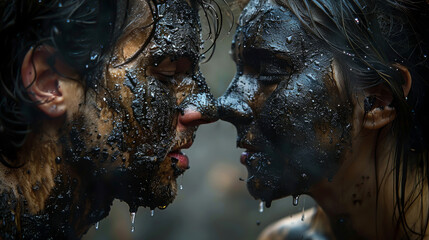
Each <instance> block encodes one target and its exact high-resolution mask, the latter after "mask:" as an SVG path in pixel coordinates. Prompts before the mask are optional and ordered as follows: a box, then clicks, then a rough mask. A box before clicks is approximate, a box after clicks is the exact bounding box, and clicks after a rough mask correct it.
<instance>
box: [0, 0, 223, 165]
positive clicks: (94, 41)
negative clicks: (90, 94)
mask: <svg viewBox="0 0 429 240" xmlns="http://www.w3.org/2000/svg"><path fill="white" fill-rule="evenodd" d="M146 1H147V2H148V5H149V6H150V8H151V11H152V17H153V23H152V24H151V25H149V26H147V27H150V26H152V25H154V24H156V22H157V21H158V20H159V19H160V17H161V16H159V15H158V12H157V8H156V4H157V1H156V0H146ZM193 2H194V4H196V5H195V6H197V7H201V8H202V10H203V13H204V17H205V19H206V20H207V24H208V26H209V34H208V36H207V38H208V39H212V44H211V45H210V46H209V47H208V48H206V51H210V50H213V49H214V46H215V42H216V39H217V38H218V37H219V34H220V29H221V27H222V12H221V7H220V6H219V4H218V3H217V2H215V1H212V0H196V1H193ZM224 3H226V2H224ZM128 7H129V0H123V1H117V0H0V21H1V23H0V46H1V47H2V57H1V58H0V94H1V95H0V162H1V163H2V164H4V165H5V166H7V167H10V168H14V167H20V166H22V164H24V163H17V162H15V161H14V160H15V159H16V153H17V150H18V149H19V148H20V147H21V146H22V145H23V144H24V143H25V139H26V137H27V135H28V133H29V132H31V131H32V127H33V124H34V123H35V121H36V120H37V119H38V118H40V112H38V110H37V109H36V108H34V104H38V103H34V102H33V101H32V100H31V99H30V98H29V97H28V94H27V90H26V89H25V87H24V86H23V84H22V81H21V73H20V70H21V64H22V61H23V59H24V56H25V55H26V53H27V51H28V50H29V49H30V48H31V47H38V46H40V45H43V44H46V45H50V46H53V47H54V48H55V49H56V50H57V52H58V54H59V55H60V56H61V57H62V58H63V59H64V61H65V62H66V63H68V64H69V65H70V66H73V68H74V70H75V71H77V73H78V74H79V76H80V79H81V81H83V82H84V83H85V84H84V86H86V87H94V86H95V85H96V84H97V80H98V78H99V76H100V74H101V70H102V69H103V64H104V63H106V62H107V58H108V57H109V54H110V50H111V47H112V45H113V44H114V43H115V41H116V40H117V38H118V37H119V35H120V34H121V32H122V30H123V27H124V24H125V21H126V19H127V9H128ZM154 32H155V31H154V28H152V31H151V35H150V37H149V38H148V39H147V40H146V42H145V43H144V44H143V45H142V46H141V49H140V50H139V52H137V53H136V55H137V54H139V53H140V52H141V51H142V50H143V49H144V48H145V47H146V46H147V44H148V43H149V42H150V40H151V39H152V37H153V34H154ZM136 55H135V56H136ZM133 57H134V56H133ZM133 57H132V58H133ZM132 58H131V59H129V61H131V60H132ZM54 63H55V58H54V59H52V62H51V63H50V64H51V66H52V67H53V66H54ZM59 74H61V73H59ZM5 158H7V159H8V160H6V159H5Z"/></svg>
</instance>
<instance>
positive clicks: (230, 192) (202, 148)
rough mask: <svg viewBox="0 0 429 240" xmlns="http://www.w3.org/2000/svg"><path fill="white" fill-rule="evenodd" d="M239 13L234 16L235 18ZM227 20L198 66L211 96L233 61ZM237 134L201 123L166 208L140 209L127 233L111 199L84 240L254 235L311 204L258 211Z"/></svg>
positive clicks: (121, 210) (288, 201)
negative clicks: (105, 214)
mask: <svg viewBox="0 0 429 240" xmlns="http://www.w3.org/2000/svg"><path fill="white" fill-rule="evenodd" d="M238 15H239V14H235V21H236V20H237V18H238ZM231 19H232V18H230V19H229V20H228V19H227V21H225V22H226V24H225V26H224V27H223V31H222V32H223V34H222V36H221V37H220V39H219V40H218V41H217V44H216V51H215V54H214V55H213V58H212V59H211V60H210V61H209V62H208V63H205V64H202V65H201V69H202V72H203V74H204V75H205V76H206V80H207V83H208V85H209V86H210V88H211V91H212V93H213V95H214V96H215V97H216V98H217V97H219V96H221V95H222V94H223V93H224V91H225V90H226V89H227V87H228V85H229V83H230V81H231V79H232V78H233V76H234V74H235V63H234V62H233V61H232V59H231V57H230V56H229V50H230V46H231V41H232V38H233V35H234V31H235V29H234V28H233V29H231V30H230V26H229V25H230V24H231V22H232V20H231ZM203 24H204V23H203ZM229 31H230V32H231V33H230V34H228V32H229ZM207 44H209V43H207ZM236 136H237V135H236V130H235V128H234V126H233V125H232V124H230V123H227V122H224V121H218V122H216V123H214V124H210V125H202V126H200V127H199V129H198V131H197V137H196V139H195V143H194V144H193V145H192V147H191V148H190V149H188V150H184V151H183V152H184V153H186V154H187V155H188V157H189V161H190V166H191V169H190V170H188V171H187V172H186V173H185V174H184V176H181V177H179V178H178V180H177V182H178V184H179V185H180V184H181V185H182V186H183V189H181V190H178V195H177V197H176V200H175V201H174V202H173V203H172V204H171V205H169V206H168V207H167V208H166V209H165V210H159V209H155V212H154V216H151V213H150V209H148V208H142V207H140V208H139V209H138V211H137V214H136V219H135V231H134V232H131V219H130V213H129V208H128V205H127V204H126V203H124V202H120V201H118V200H115V202H114V203H113V206H112V210H111V212H110V214H109V216H108V217H107V218H105V219H103V220H102V221H100V223H99V227H98V230H96V229H95V226H94V227H92V228H91V229H90V230H89V232H88V233H87V234H86V235H85V236H84V238H83V239H84V240H98V239H103V240H104V239H106V240H108V239H112V240H119V239H120V240H155V239H156V240H185V239H186V240H187V239H198V240H218V239H223V240H230V239H231V240H232V239H234V240H247V239H256V238H257V236H258V235H259V233H260V232H261V231H262V230H263V229H264V228H265V227H266V226H268V225H269V224H270V223H273V222H275V221H277V220H279V219H281V218H283V217H286V216H288V215H291V214H293V213H298V212H302V211H303V209H304V208H305V209H308V208H310V207H311V206H313V205H314V203H313V201H312V200H311V198H310V197H308V196H301V198H300V201H299V204H298V206H293V205H292V198H291V197H288V198H284V199H281V200H277V201H274V202H273V203H272V206H271V207H270V208H265V209H264V211H263V212H262V213H261V212H259V201H257V200H255V199H253V197H251V196H250V195H249V193H248V192H247V189H246V184H245V182H243V181H240V180H239V178H243V179H246V178H247V171H246V168H245V167H244V166H242V165H241V164H240V160H239V159H240V155H241V153H242V152H243V149H239V148H236V143H235V139H236Z"/></svg>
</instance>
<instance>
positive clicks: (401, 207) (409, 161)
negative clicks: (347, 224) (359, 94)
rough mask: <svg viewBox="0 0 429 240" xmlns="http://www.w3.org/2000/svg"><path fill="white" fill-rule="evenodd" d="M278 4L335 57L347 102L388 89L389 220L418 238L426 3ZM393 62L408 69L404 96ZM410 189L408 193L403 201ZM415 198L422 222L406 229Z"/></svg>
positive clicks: (428, 39) (424, 150)
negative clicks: (392, 142) (392, 201)
mask: <svg viewBox="0 0 429 240" xmlns="http://www.w3.org/2000/svg"><path fill="white" fill-rule="evenodd" d="M277 3H278V4H280V5H281V6H285V7H287V8H289V9H290V10H291V11H292V12H293V13H294V14H295V15H296V16H297V17H298V18H299V20H300V21H301V22H302V23H303V25H304V26H305V27H306V28H307V29H308V30H309V32H311V33H312V34H313V35H314V36H316V37H318V38H320V39H322V40H323V41H324V42H325V43H327V44H328V45H329V46H330V47H331V48H332V49H333V52H334V54H335V55H336V57H337V58H339V59H340V61H338V62H339V64H340V66H341V68H342V71H343V74H344V78H345V79H346V84H347V85H348V89H349V97H351V94H352V92H353V91H356V90H362V89H367V88H370V87H374V86H378V85H380V84H381V85H384V86H386V87H388V88H389V89H390V91H391V93H392V95H393V102H392V103H391V105H392V106H393V107H394V108H395V109H396V118H395V120H394V121H393V127H392V131H393V134H394V136H395V137H396V146H395V148H396V151H395V163H394V169H393V170H392V171H393V172H388V171H389V169H388V170H386V174H390V173H393V174H395V179H396V186H395V188H396V196H395V197H396V205H395V207H396V210H397V211H396V213H397V215H396V216H394V218H395V219H394V220H395V222H396V223H397V228H398V229H397V230H399V228H400V227H402V228H403V229H404V230H405V232H406V236H407V238H408V239H411V238H412V239H415V238H416V237H417V238H419V239H423V238H424V234H425V232H426V229H427V227H428V224H429V219H428V217H429V209H424V206H425V205H426V208H427V203H423V197H424V196H423V194H424V192H425V191H424V188H427V187H428V182H429V171H428V160H429V158H428V146H429V139H428V138H429V113H428V111H427V108H428V106H429V102H428V96H427V95H428V94H429V91H428V90H429V84H428V80H429V79H428V77H429V63H428V59H427V55H428V54H429V29H428V28H427V26H426V25H427V23H429V2H427V1H424V0H422V1H410V0H277ZM398 63H399V64H400V65H402V66H405V67H407V68H408V70H409V72H410V74H411V76H412V87H411V91H410V93H409V95H408V96H407V97H405V96H404V93H403V89H402V85H403V84H404V79H403V76H402V74H401V71H399V70H398V69H397V67H396V66H395V64H398ZM374 164H377V163H374ZM411 171H413V172H411ZM379 177H380V176H377V178H379ZM381 177H382V176H381ZM412 178H415V179H413V180H416V181H415V182H416V183H419V184H416V186H414V187H413V189H406V185H407V184H406V183H407V180H410V179H412ZM377 182H378V180H377ZM377 188H378V186H377ZM408 191H409V192H410V193H411V194H410V195H409V196H410V197H408V198H407V197H406V196H405V192H408ZM416 201H420V203H421V213H422V215H421V216H420V217H421V218H422V219H421V220H422V224H421V226H410V225H409V223H408V222H407V220H406V217H405V216H406V212H407V209H408V206H410V204H412V203H414V202H416ZM377 202H378V201H377ZM425 215H426V217H425V218H424V216H425ZM423 218H424V219H423Z"/></svg>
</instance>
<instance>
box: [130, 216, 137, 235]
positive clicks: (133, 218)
mask: <svg viewBox="0 0 429 240" xmlns="http://www.w3.org/2000/svg"><path fill="white" fill-rule="evenodd" d="M130 217H131V232H134V231H135V227H134V223H135V220H136V212H131V213H130Z"/></svg>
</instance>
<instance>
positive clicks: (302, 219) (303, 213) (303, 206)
mask: <svg viewBox="0 0 429 240" xmlns="http://www.w3.org/2000/svg"><path fill="white" fill-rule="evenodd" d="M304 219H305V198H304V202H303V203H302V216H301V221H304Z"/></svg>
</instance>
